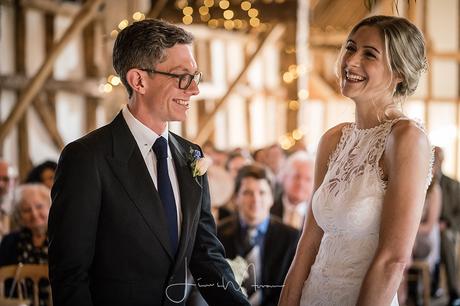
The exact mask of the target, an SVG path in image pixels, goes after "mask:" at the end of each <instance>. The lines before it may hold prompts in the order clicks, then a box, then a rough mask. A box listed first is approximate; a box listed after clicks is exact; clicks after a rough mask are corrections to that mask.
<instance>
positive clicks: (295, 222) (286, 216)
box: [282, 195, 308, 229]
mask: <svg viewBox="0 0 460 306" xmlns="http://www.w3.org/2000/svg"><path fill="white" fill-rule="evenodd" d="M282 202H283V210H284V213H283V223H284V224H289V225H290V226H292V227H295V228H297V229H302V227H303V223H304V221H305V217H306V214H307V207H308V203H307V201H304V202H300V203H299V204H297V205H295V204H292V203H291V202H289V199H288V198H287V196H286V195H283V198H282Z"/></svg>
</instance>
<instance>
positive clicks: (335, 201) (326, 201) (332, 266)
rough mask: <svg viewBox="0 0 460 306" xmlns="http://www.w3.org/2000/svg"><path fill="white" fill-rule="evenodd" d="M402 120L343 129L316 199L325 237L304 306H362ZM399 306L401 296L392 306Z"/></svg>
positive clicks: (315, 207)
mask: <svg viewBox="0 0 460 306" xmlns="http://www.w3.org/2000/svg"><path fill="white" fill-rule="evenodd" d="M396 121H397V120H393V121H387V122H384V123H383V124H381V125H378V126H376V127H374V128H370V129H357V128H356V125H355V124H354V123H351V124H349V125H346V126H345V127H344V128H343V130H342V136H341V138H340V141H339V143H338V145H337V148H336V150H335V151H334V152H333V153H332V155H331V156H330V159H329V165H328V171H327V173H326V175H325V177H324V180H323V183H322V184H321V186H320V187H319V188H318V190H317V191H316V192H315V194H314V196H313V201H312V203H313V204H312V205H313V214H314V217H315V220H316V222H317V223H318V225H319V226H320V227H321V228H322V229H323V231H324V235H323V238H322V240H321V245H320V248H319V251H318V254H317V256H316V260H315V263H314V264H313V266H312V267H311V271H310V275H309V276H308V279H307V280H306V281H305V283H304V287H303V290H302V298H301V302H300V305H302V306H307V305H308V306H313V305H315V306H326V305H327V306H354V305H356V302H357V300H358V295H359V290H360V287H361V283H362V281H363V278H364V276H365V274H366V272H367V269H368V267H369V265H370V263H371V260H372V258H373V256H374V253H375V251H376V247H377V244H378V240H379V226H380V214H381V210H382V202H383V196H384V193H385V189H386V183H385V182H384V181H383V180H382V178H381V176H382V172H381V169H380V167H379V165H378V163H379V160H380V158H381V156H382V154H383V151H384V148H385V142H386V139H387V136H388V134H389V133H390V131H391V127H392V125H393V124H394V123H395V122H396ZM430 172H431V171H430ZM429 179H430V178H427V180H428V181H429ZM397 305H398V301H397V297H396V295H395V297H394V298H393V301H392V303H391V306H397Z"/></svg>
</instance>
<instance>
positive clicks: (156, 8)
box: [147, 0, 168, 19]
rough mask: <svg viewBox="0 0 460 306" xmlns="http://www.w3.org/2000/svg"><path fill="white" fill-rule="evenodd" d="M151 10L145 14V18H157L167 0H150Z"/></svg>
mask: <svg viewBox="0 0 460 306" xmlns="http://www.w3.org/2000/svg"><path fill="white" fill-rule="evenodd" d="M151 2H152V8H151V9H150V11H149V12H148V13H147V18H154V19H155V18H158V17H159V16H160V14H161V12H162V11H163V9H164V8H165V6H166V4H167V3H168V0H156V1H155V0H152V1H151ZM153 3H155V5H153Z"/></svg>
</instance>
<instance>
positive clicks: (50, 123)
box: [33, 95, 64, 151]
mask: <svg viewBox="0 0 460 306" xmlns="http://www.w3.org/2000/svg"><path fill="white" fill-rule="evenodd" d="M33 107H34V109H35V111H36V112H37V115H38V118H40V121H41V122H42V124H43V126H44V127H45V129H46V131H47V132H48V135H49V136H50V138H51V140H52V142H53V144H54V145H55V147H56V149H58V150H59V151H61V150H62V149H63V148H64V140H63V138H62V136H61V134H60V133H59V129H58V127H57V124H56V120H55V118H54V117H53V113H52V111H51V110H50V108H49V105H48V104H47V103H46V101H45V100H44V98H43V95H39V96H38V97H37V98H35V99H34V103H33Z"/></svg>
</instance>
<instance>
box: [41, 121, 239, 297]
mask: <svg viewBox="0 0 460 306" xmlns="http://www.w3.org/2000/svg"><path fill="white" fill-rule="evenodd" d="M169 144H170V149H171V153H172V157H173V160H174V165H175V169H176V174H177V179H178V182H179V189H180V198H181V210H182V216H183V219H182V230H181V235H180V241H179V247H178V251H177V254H176V255H174V254H172V251H171V249H170V247H171V246H170V243H169V236H168V233H167V226H166V221H165V212H164V210H163V206H162V204H161V202H160V198H159V194H158V192H157V190H156V188H155V185H154V183H153V182H152V179H151V177H150V175H149V172H148V170H147V168H146V165H145V162H144V160H143V158H142V156H141V153H140V150H139V148H138V146H137V144H136V141H135V139H134V136H133V135H132V134H131V132H130V130H129V128H128V125H127V124H126V122H125V120H124V118H123V116H122V114H121V112H120V114H118V116H117V117H116V118H115V119H114V121H112V122H111V123H110V124H108V125H106V126H104V127H102V128H100V129H98V130H96V131H94V132H92V133H90V134H88V135H87V136H85V137H83V138H81V139H78V140H76V141H74V142H72V143H70V144H69V145H67V146H66V147H65V148H64V150H63V152H62V154H61V157H60V160H59V165H58V168H57V172H56V182H55V184H54V186H53V189H52V200H53V204H52V206H51V211H50V216H49V239H50V246H49V264H50V280H51V285H52V292H53V300H54V306H71V305H72V306H91V305H95V306H96V305H97V306H105V305H107V306H109V305H110V306H118V305H119V306H134V305H135V306H141V305H145V306H147V305H149V306H152V305H183V301H181V298H182V297H183V295H184V286H182V285H175V284H180V283H184V281H185V272H186V269H187V266H189V267H190V270H191V271H192V273H193V275H194V276H195V278H197V279H198V278H201V280H202V283H210V284H216V285H215V286H213V287H207V288H200V290H201V292H202V293H203V296H204V297H205V298H206V299H207V300H208V302H209V303H210V304H211V305H248V303H247V301H246V299H245V298H244V296H243V295H242V294H241V292H239V291H236V290H232V289H231V288H232V286H231V285H230V287H229V288H227V289H226V290H224V289H222V288H221V287H218V286H217V284H219V283H222V282H225V283H227V282H234V277H233V274H232V272H231V269H230V267H229V265H228V264H227V263H226V261H225V259H224V256H223V254H224V250H223V247H222V245H221V244H220V243H219V241H218V240H217V238H216V234H215V233H216V232H215V224H214V221H213V218H212V215H211V214H210V200H209V189H208V181H207V177H206V175H205V176H201V177H196V178H194V177H192V172H191V169H190V166H189V162H188V154H189V150H190V148H193V149H200V148H199V147H198V146H197V145H195V144H192V143H190V142H188V141H187V140H185V139H183V138H181V137H179V136H177V135H175V134H173V133H170V134H169ZM171 285H172V286H171ZM237 288H238V287H237ZM168 297H169V298H168ZM171 300H175V301H180V302H179V303H178V304H174V303H173V302H172V301H171Z"/></svg>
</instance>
